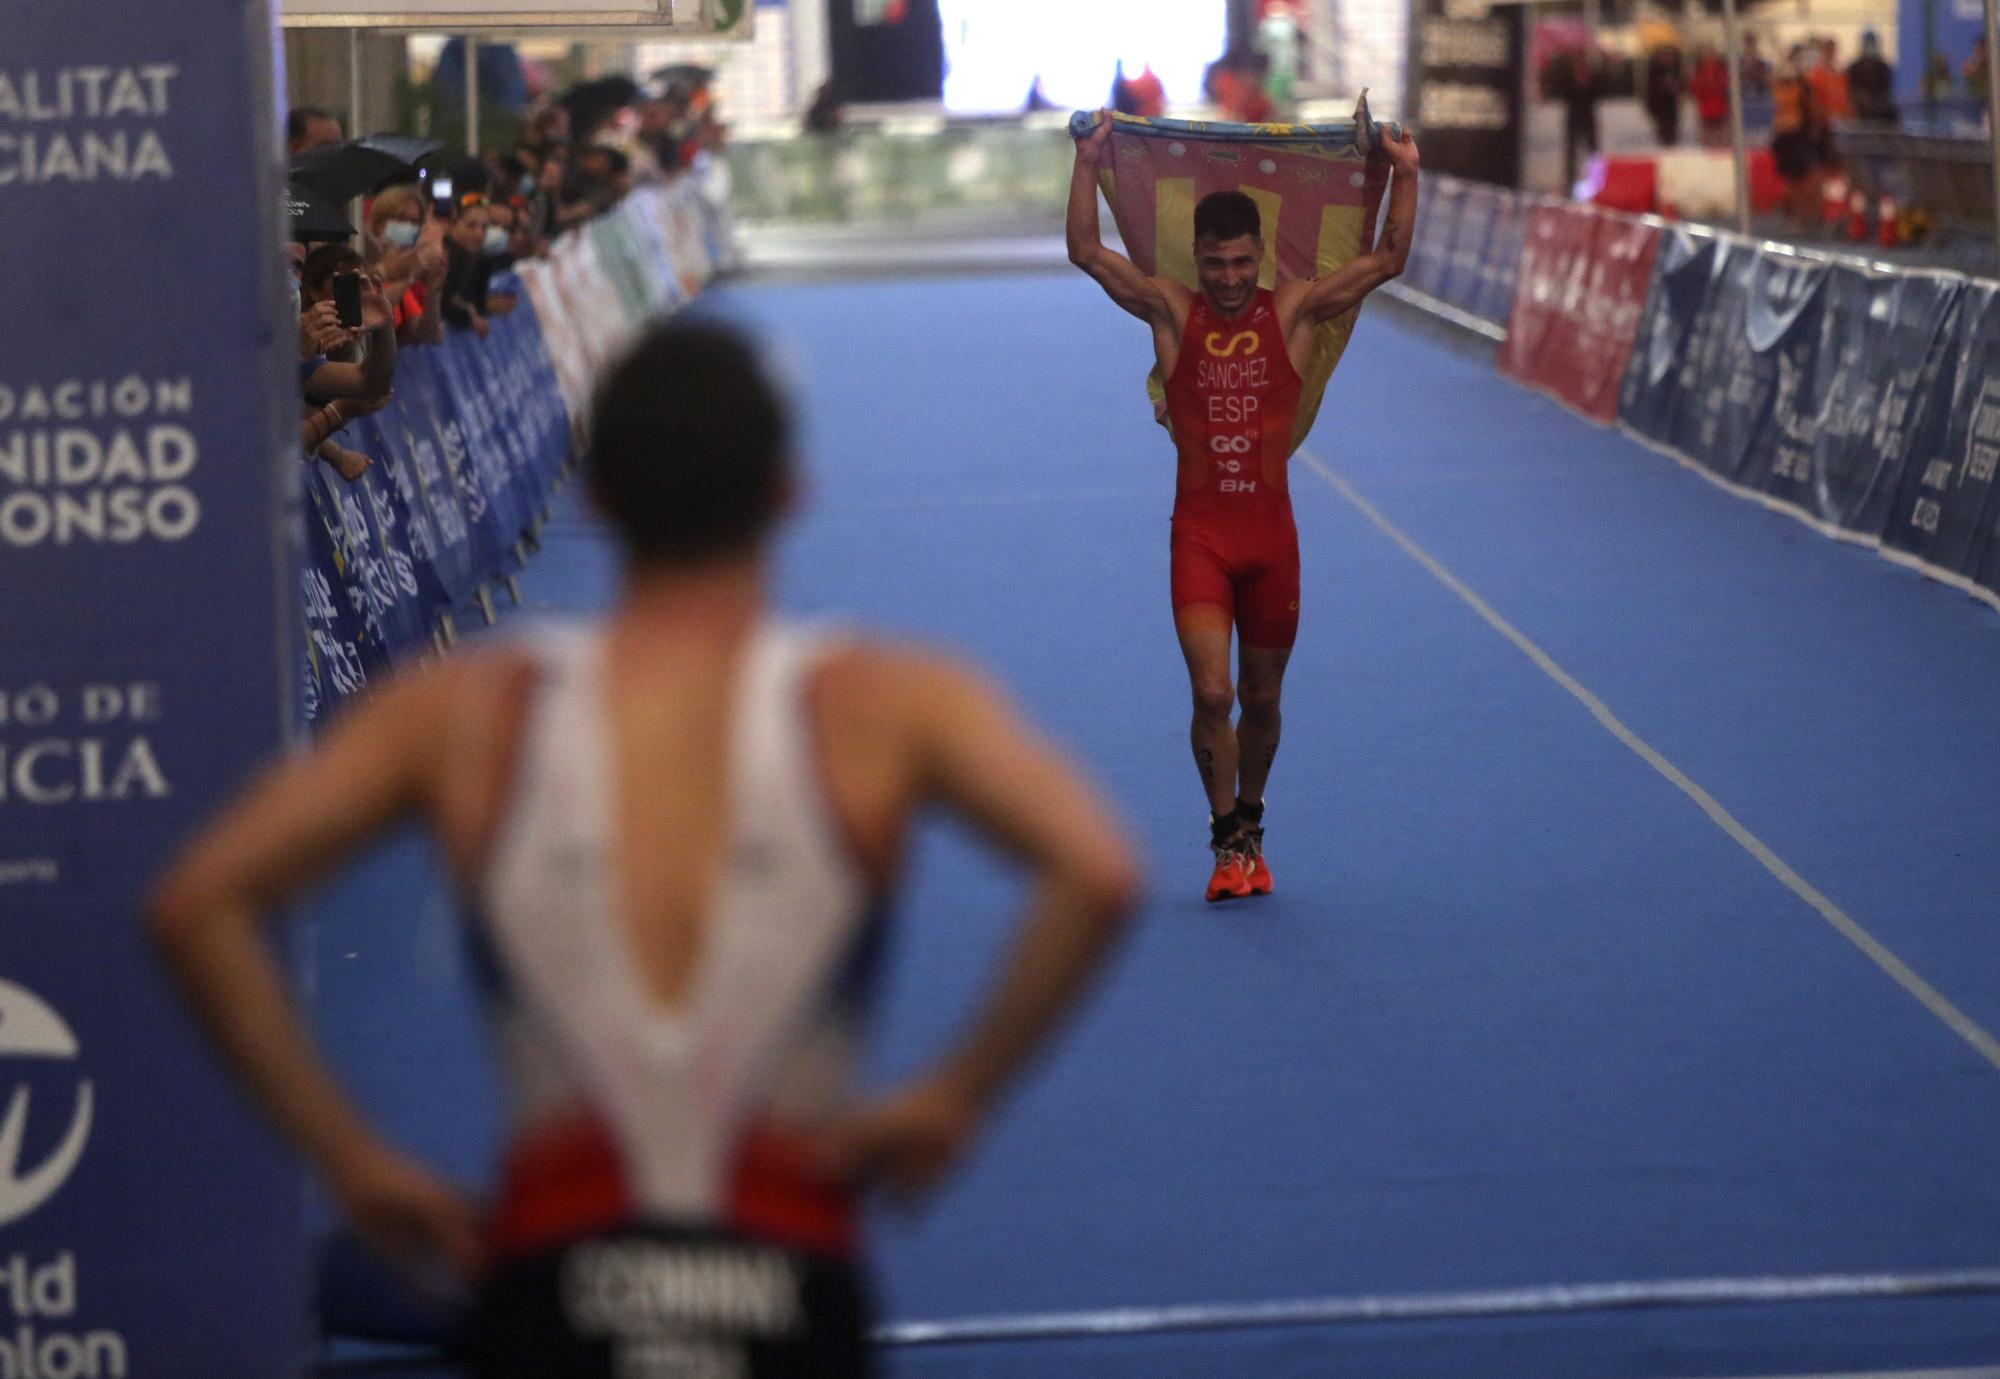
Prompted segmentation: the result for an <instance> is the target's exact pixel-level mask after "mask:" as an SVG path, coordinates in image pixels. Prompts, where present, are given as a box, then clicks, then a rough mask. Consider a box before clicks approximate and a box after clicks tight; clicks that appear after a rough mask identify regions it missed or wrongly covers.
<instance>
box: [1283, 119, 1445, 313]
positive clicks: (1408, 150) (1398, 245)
mask: <svg viewBox="0 0 2000 1379" xmlns="http://www.w3.org/2000/svg"><path fill="white" fill-rule="evenodd" d="M1383 148H1384V150H1385V151H1386V152H1387V153H1388V155H1389V168H1390V178H1389V214H1388V217H1387V218H1386V219H1385V220H1384V221H1383V223H1382V237H1381V239H1379V240H1377V241H1376V244H1375V248H1374V251H1373V252H1371V253H1367V254H1358V255H1356V256H1355V257H1354V258H1352V259H1350V260H1349V261H1348V262H1347V263H1345V264H1343V265H1342V266H1341V267H1340V269H1339V270H1338V271H1336V272H1333V273H1329V274H1327V275H1326V276H1325V277H1324V278H1316V279H1314V280H1313V281H1312V282H1310V283H1307V284H1305V285H1304V286H1303V287H1302V288H1301V289H1300V294H1299V299H1298V303H1297V305H1296V306H1295V307H1294V308H1293V310H1292V312H1291V313H1289V315H1290V319H1291V321H1292V322H1293V323H1295V324H1297V325H1301V326H1317V325H1319V324H1320V323H1321V322H1324V321H1330V320H1332V319H1333V318H1334V317H1336V316H1338V315H1340V314H1341V313H1342V312H1344V311H1351V310H1353V309H1354V308H1355V307H1357V306H1359V305H1360V304H1361V299H1362V298H1363V297H1366V296H1367V295H1368V294H1369V293H1370V292H1373V291H1374V290H1375V289H1376V288H1378V287H1380V286H1381V285H1382V284H1383V283H1385V282H1388V281H1389V279H1391V278H1393V277H1395V276H1396V275H1397V274H1399V273H1401V272H1402V271H1403V265H1404V264H1405V263H1407V262H1408V261H1409V257H1410V241H1411V239H1412V238H1413V237H1414V236H1415V234H1416V229H1417V141H1416V140H1415V139H1414V138H1413V137H1411V135H1410V134H1409V132H1408V131H1407V130H1406V131H1404V133H1403V136H1402V138H1400V139H1398V138H1397V137H1396V136H1395V135H1394V134H1393V133H1390V132H1389V131H1386V130H1385V131H1384V139H1383ZM1284 306H1285V303H1283V302H1282V301H1281V302H1280V304H1279V307H1280V313H1281V315H1282V314H1286V313H1284V310H1283V309H1284Z"/></svg>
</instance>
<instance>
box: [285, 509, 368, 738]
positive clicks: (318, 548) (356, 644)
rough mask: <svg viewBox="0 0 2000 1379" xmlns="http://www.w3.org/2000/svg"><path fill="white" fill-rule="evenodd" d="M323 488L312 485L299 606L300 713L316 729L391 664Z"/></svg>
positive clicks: (302, 547)
mask: <svg viewBox="0 0 2000 1379" xmlns="http://www.w3.org/2000/svg"><path fill="white" fill-rule="evenodd" d="M335 482H339V481H338V480H336V481H335ZM317 488H318V485H317V484H316V483H309V484H308V501H307V503H306V505H305V510H304V513H303V517H304V521H303V522H302V523H301V526H302V528H303V541H302V545H301V550H300V556H301V559H300V562H299V604H300V607H301V609H302V610H303V612H304V616H305V636H304V638H303V639H302V644H301V647H300V658H301V660H302V661H303V663H304V666H303V671H304V682H303V684H302V686H301V695H300V700H299V712H300V717H301V720H302V721H303V722H304V723H306V724H307V725H308V726H311V727H318V726H319V725H320V724H321V723H322V722H324V721H325V719H326V718H327V717H328V716H329V715H330V714H333V713H336V712H338V710H339V708H340V706H341V705H342V704H344V703H347V702H348V701H349V700H351V699H352V698H353V697H354V696H355V695H357V694H360V693H361V691H362V690H364V689H366V688H367V687H368V677H369V675H370V673H371V672H373V671H379V670H382V669H384V668H385V667H386V666H387V665H388V654H387V652H386V650H385V649H384V648H383V647H382V646H381V645H380V643H379V642H376V641H374V640H373V639H372V638H371V637H370V635H369V633H368V629H367V627H366V626H365V623H364V620H363V618H362V616H361V615H360V614H359V613H358V612H357V611H356V610H357V606H359V605H362V604H363V603H364V599H363V598H362V596H361V592H360V590H359V589H358V588H357V587H356V584H355V582H354V580H353V579H352V578H350V572H351V571H352V570H353V568H354V567H353V564H352V562H351V561H350V560H349V558H348V555H347V553H346V552H345V551H344V550H343V549H342V544H341V543H342V538H343V537H344V535H345V533H344V532H342V531H340V530H339V529H337V528H336V526H335V525H334V522H333V520H332V517H331V514H330V513H329V512H328V510H327V507H326V505H325V503H324V501H323V500H322V498H321V497H320V495H319V494H318V492H317V491H316V490H317Z"/></svg>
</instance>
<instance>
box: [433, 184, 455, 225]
mask: <svg viewBox="0 0 2000 1379" xmlns="http://www.w3.org/2000/svg"><path fill="white" fill-rule="evenodd" d="M431 214H432V215H439V216H448V215H450V214H451V179H450V178H449V177H433V178H432V179H431Z"/></svg>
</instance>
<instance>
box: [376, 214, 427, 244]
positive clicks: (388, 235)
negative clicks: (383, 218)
mask: <svg viewBox="0 0 2000 1379" xmlns="http://www.w3.org/2000/svg"><path fill="white" fill-rule="evenodd" d="M423 234H424V227H423V226H421V225H419V224H417V222H416V221H414V220H392V221H390V222H389V223H388V224H387V225H384V226H383V227H382V239H383V241H384V242H385V243H387V244H388V246H389V247H390V248H392V249H414V248H416V247H417V241H418V240H419V239H422V238H423Z"/></svg>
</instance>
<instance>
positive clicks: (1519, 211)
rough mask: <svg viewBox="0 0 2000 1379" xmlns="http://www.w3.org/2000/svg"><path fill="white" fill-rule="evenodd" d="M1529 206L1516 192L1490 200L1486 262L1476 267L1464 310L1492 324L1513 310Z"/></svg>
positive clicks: (1497, 195)
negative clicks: (1475, 285)
mask: <svg viewBox="0 0 2000 1379" xmlns="http://www.w3.org/2000/svg"><path fill="white" fill-rule="evenodd" d="M1529 205H1530V203H1529V202H1528V200H1527V198H1525V197H1523V196H1522V195H1521V194H1520V193H1519V192H1514V191H1506V190H1501V191H1498V192H1497V193H1496V194H1495V196H1494V198H1493V207H1492V215H1493V224H1492V229H1491V231H1490V233H1489V235H1488V237H1487V243H1486V261H1485V262H1484V263H1482V264H1480V266H1479V286H1478V289H1477V291H1476V292H1475V293H1474V294H1473V297H1472V299H1471V300H1470V301H1469V302H1466V303H1464V306H1465V309H1466V310H1467V311H1470V312H1471V313H1472V314H1473V315H1475V316H1478V317H1481V318H1482V319H1484V320H1488V321H1493V322H1495V323H1504V322H1505V321H1506V319H1507V314H1508V313H1509V312H1510V311H1512V310H1513V307H1514V282H1515V275H1516V272H1517V270H1518V269H1519V268H1520V265H1521V243H1522V240H1523V238H1524V237H1525V236H1526V235H1527V232H1528V210H1529Z"/></svg>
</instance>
